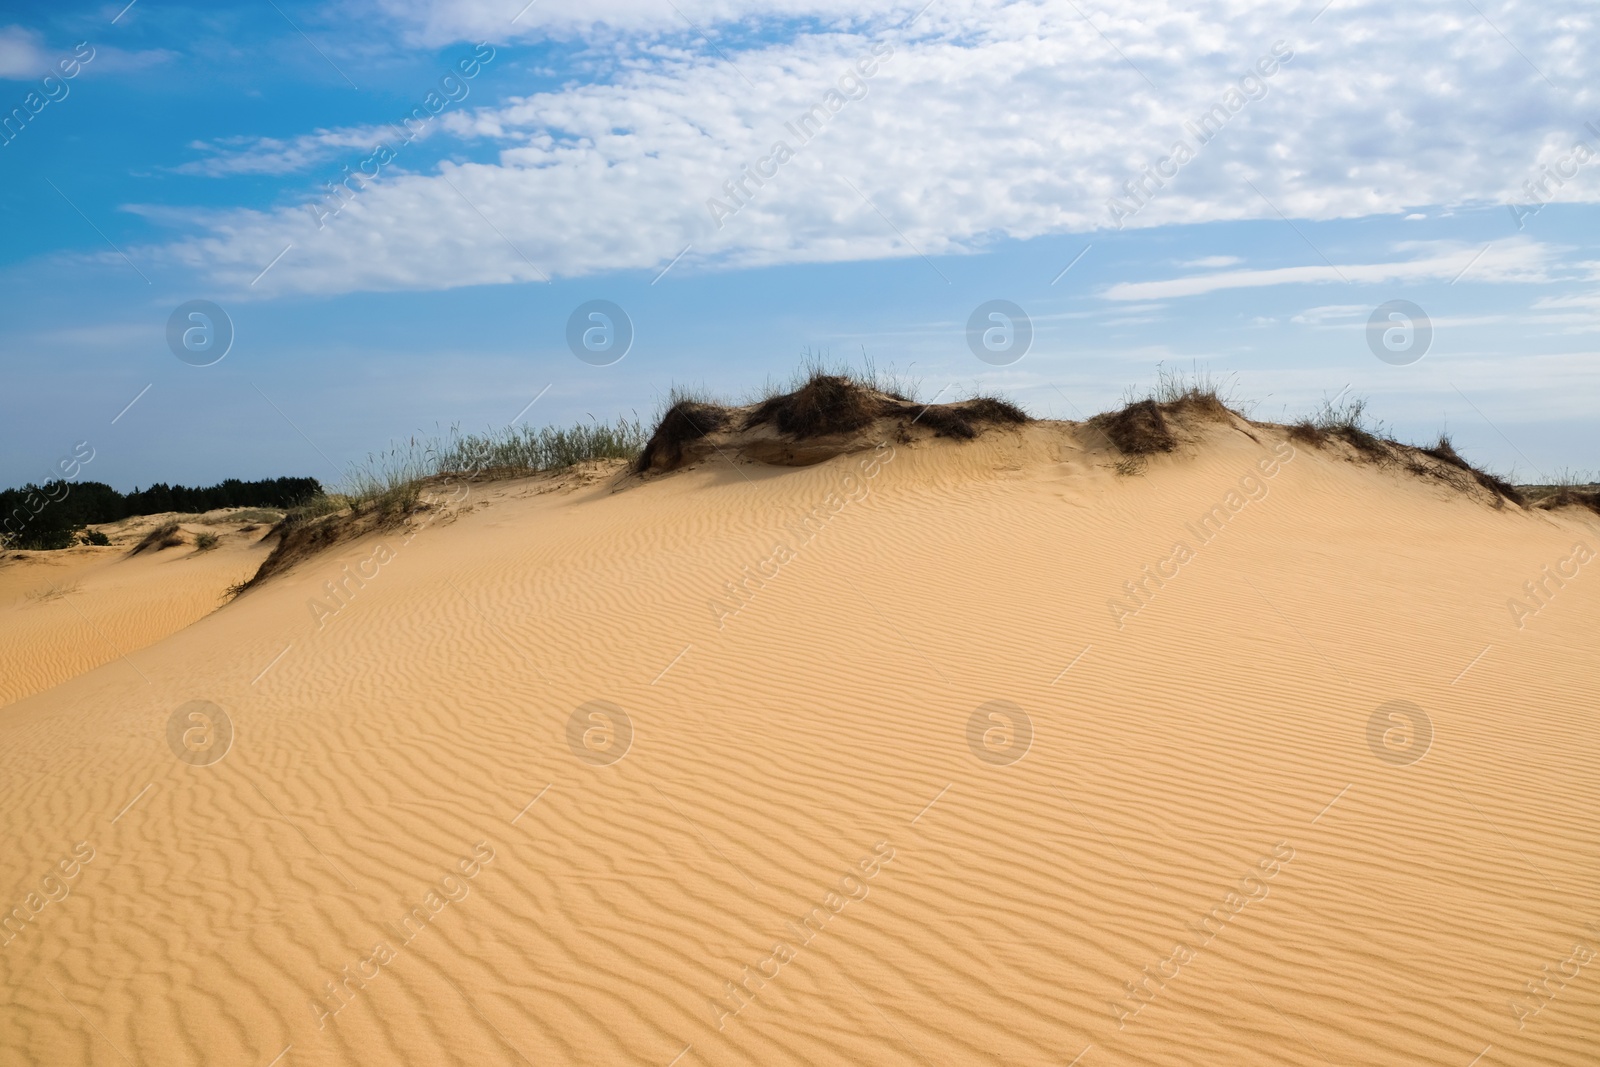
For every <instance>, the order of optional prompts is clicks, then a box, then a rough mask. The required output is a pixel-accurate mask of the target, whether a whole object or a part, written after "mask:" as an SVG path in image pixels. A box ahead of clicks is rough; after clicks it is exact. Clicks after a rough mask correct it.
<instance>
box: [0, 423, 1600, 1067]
mask: <svg viewBox="0 0 1600 1067" xmlns="http://www.w3.org/2000/svg"><path fill="white" fill-rule="evenodd" d="M1257 436H1258V437H1260V440H1259V441H1257V440H1252V439H1251V438H1250V437H1249V436H1247V435H1245V434H1244V433H1241V432H1238V431H1236V430H1233V429H1228V428H1220V427H1219V428H1217V429H1216V430H1215V432H1214V433H1212V435H1211V437H1210V439H1209V440H1207V441H1205V442H1204V443H1203V444H1201V445H1199V446H1197V447H1195V448H1192V449H1189V450H1188V451H1187V452H1186V453H1185V454H1180V455H1175V456H1170V457H1161V458H1158V459H1156V460H1153V461H1152V462H1151V463H1150V464H1149V465H1148V467H1147V468H1146V469H1145V470H1144V471H1143V473H1139V474H1132V475H1118V474H1116V473H1114V471H1113V470H1112V469H1111V468H1110V465H1109V464H1108V463H1106V462H1105V461H1104V457H1103V456H1097V455H1095V454H1091V453H1089V452H1086V451H1085V450H1084V449H1083V448H1082V447H1080V443H1079V441H1078V440H1077V439H1076V438H1075V437H1074V436H1073V432H1072V431H1071V430H1070V429H1069V428H1065V427H1062V426H1060V425H1053V424H1039V425H1035V426H1031V427H1028V428H1026V429H1024V430H1020V431H1005V432H993V433H990V434H986V435H985V436H984V437H983V438H982V439H980V440H979V441H978V442H975V443H971V444H963V445H955V444H950V443H947V442H942V441H934V442H928V443H922V444H917V445H900V446H895V447H886V448H884V449H881V450H879V451H878V452H875V453H863V454H858V455H854V456H846V457H840V458H838V459H834V460H831V461H829V462H826V463H823V464H820V465H817V466H814V467H809V468H804V469H778V468H771V467H764V466H759V465H753V464H751V465H744V464H741V465H739V466H737V467H735V466H734V465H732V464H729V463H723V462H720V461H719V462H717V463H713V464H710V465H706V466H703V467H701V468H698V469H694V470H689V471H684V472H679V473H677V474H674V475H671V476H668V477H664V478H661V479H658V480H655V481H652V482H650V483H647V484H643V485H640V484H636V483H624V482H621V481H618V480H616V479H614V478H613V477H611V476H610V474H609V473H608V474H606V475H605V476H604V477H588V478H584V477H572V476H567V477H563V478H540V479H528V480H524V481H517V482H501V483H492V484H489V485H486V486H479V487H475V488H474V489H473V490H472V499H471V500H470V502H469V504H468V506H467V507H465V508H463V509H460V510H458V511H455V512H452V513H450V514H448V515H439V516H430V517H427V518H426V519H425V521H423V522H421V523H419V524H418V526H417V527H415V528H413V529H412V530H410V531H405V530H396V531H391V532H389V533H387V534H379V535H375V536H371V537H368V538H366V539H364V540H361V541H358V542H355V543H352V544H349V545H342V546H340V548H339V549H338V550H337V551H336V552H335V553H333V554H330V555H327V556H323V557H318V558H315V559H313V560H311V561H309V562H307V563H305V564H303V565H302V566H300V567H299V568H297V569H296V570H294V571H292V572H290V573H288V574H287V575H285V576H283V577H281V578H279V579H275V580H273V581H271V582H268V583H267V584H265V585H264V586H262V587H260V588H259V589H257V590H254V591H252V592H250V593H247V594H246V595H244V596H243V597H241V598H239V599H238V600H237V601H235V602H233V603H231V604H229V605H227V606H226V607H224V608H221V609H220V610H216V611H214V612H211V613H209V614H206V613H205V611H194V610H191V609H189V608H184V609H182V610H180V609H179V608H178V607H175V606H173V605H174V604H175V603H176V601H177V600H182V599H183V598H184V597H192V598H199V597H201V596H202V594H204V595H210V596H212V598H213V601H212V602H213V603H214V592H215V590H211V591H210V592H209V593H208V592H206V590H208V589H210V586H212V585H215V584H216V581H217V578H218V577H219V576H220V573H219V575H211V574H209V573H207V574H202V573H201V570H202V568H203V567H210V566H212V564H209V563H203V564H198V565H196V566H194V567H192V568H191V569H190V570H189V571H187V572H184V571H183V569H182V568H180V567H177V566H167V565H166V564H165V563H161V566H164V567H165V570H162V571H160V572H159V573H160V577H159V579H154V578H152V579H148V580H147V579H145V578H143V577H134V578H129V579H127V580H123V579H120V578H119V579H117V580H116V581H113V580H112V579H111V578H109V577H106V574H107V573H109V572H99V571H97V572H94V573H93V574H86V576H85V577H84V579H83V581H82V585H81V589H80V591H79V592H78V593H75V594H73V596H72V600H71V602H70V605H64V604H63V603H62V602H60V601H48V602H42V603H40V602H33V601H27V602H26V603H24V604H20V605H17V604H13V605H12V606H10V607H5V608H3V609H0V610H4V611H5V612H8V613H9V614H7V615H6V619H7V621H6V623H5V626H6V631H5V632H6V635H7V645H8V646H9V647H8V649H7V651H6V653H5V655H6V656H7V657H8V658H7V659H6V660H5V672H6V677H5V684H6V685H7V686H10V687H12V688H11V689H9V690H7V692H10V693H14V694H19V695H20V694H23V693H31V695H23V696H22V697H21V699H15V698H14V697H13V698H8V699H13V701H14V702H12V703H10V704H8V705H7V706H5V707H4V708H0V813H3V814H0V819H3V821H4V834H5V838H4V839H5V842H6V847H5V848H4V849H0V890H3V892H4V893H5V896H4V898H3V899H0V907H5V908H8V909H11V910H10V913H9V914H10V916H11V918H10V919H9V920H8V921H7V922H6V924H5V927H4V933H0V973H3V976H4V989H5V1000H4V1004H3V1005H0V1063H6V1064H11V1063H17V1064H45V1065H52V1067H54V1065H62V1064H104V1065H112V1064H127V1063H133V1064H141V1065H142V1064H163V1065H189V1064H193V1065H202V1064H204V1065H217V1064H239V1065H256V1067H267V1065H269V1064H276V1065H278V1067H301V1065H310V1064H328V1065H332V1064H371V1065H374V1067H378V1065H385V1067H386V1065H394V1064H418V1065H429V1067H433V1065H439V1064H473V1065H488V1064H507V1065H512V1064H527V1063H533V1064H545V1063H574V1064H619V1063H634V1064H658V1065H662V1067H667V1065H669V1064H678V1065H679V1067H689V1065H692V1064H702V1063H704V1064H745V1063H760V1064H785V1063H793V1064H843V1063H872V1064H892V1063H906V1064H913V1063H919V1064H969V1063H997V1064H998V1063H1006V1064H1055V1065H1066V1064H1072V1063H1077V1064H1079V1065H1081V1067H1096V1065H1100V1064H1118V1063H1122V1064H1230V1065H1233V1064H1247V1065H1254V1064H1260V1065H1284V1064H1303V1065H1308V1067H1309V1065H1326V1064H1338V1065H1347V1064H1349V1065H1354V1064H1382V1065H1392V1064H1437V1065H1441V1067H1468V1065H1470V1064H1474V1063H1476V1064H1478V1065H1480V1067H1489V1065H1500V1064H1529V1065H1534V1064H1539V1065H1548V1064H1571V1065H1588V1064H1593V1063H1595V1062H1600V1023H1597V1019H1600V959H1597V958H1595V957H1594V951H1595V950H1596V949H1600V852H1597V850H1596V848H1595V828H1596V826H1597V824H1600V772H1597V770H1596V768H1597V767H1600V730H1597V729H1596V702H1595V692H1596V682H1597V681H1600V657H1597V654H1596V650H1595V634H1596V633H1597V632H1600V560H1594V561H1589V562H1580V561H1579V557H1580V556H1582V555H1583V553H1578V552H1576V549H1575V546H1577V545H1580V544H1582V545H1586V546H1588V548H1590V549H1600V528H1597V523H1596V521H1595V517H1594V516H1592V515H1591V516H1588V517H1585V516H1583V515H1581V514H1578V513H1575V512H1568V513H1562V514H1558V515H1550V514H1546V513H1530V512H1523V511H1520V510H1519V509H1516V508H1512V507H1508V508H1505V509H1502V510H1495V509H1492V508H1490V507H1489V506H1488V505H1487V504H1486V503H1484V502H1483V501H1482V500H1478V499H1472V498H1469V497H1467V496H1465V495H1462V494H1459V493H1457V492H1455V491H1453V490H1450V489H1448V488H1446V487H1444V486H1442V485H1440V484H1438V483H1435V482H1430V481H1425V480H1421V479H1417V478H1414V477H1411V476H1409V475H1406V474H1403V473H1401V472H1399V471H1395V470H1381V469H1377V468H1374V467H1370V466H1360V465H1357V464H1353V463H1350V462H1346V461H1344V460H1342V459H1338V458H1335V457H1333V456H1331V455H1327V454H1322V453H1318V452H1316V451H1310V450H1306V449H1305V448H1303V447H1302V448H1299V449H1298V450H1297V449H1295V448H1294V447H1292V446H1290V445H1289V444H1288V443H1287V442H1285V441H1284V440H1283V437H1282V433H1281V431H1278V430H1276V429H1273V428H1258V429H1257ZM1208 516H1209V519H1207V517H1208ZM1203 520H1205V521H1203ZM1180 547H1181V549H1182V550H1181V551H1180ZM252 551H254V550H252ZM216 559H217V560H218V561H219V562H218V564H217V565H216V566H218V567H221V566H222V563H223V562H226V560H227V557H224V556H222V555H218V556H217V557H216ZM254 560H255V557H250V559H249V560H246V559H245V558H244V557H243V556H240V557H238V558H236V559H235V560H234V563H235V564H239V565H240V566H239V567H238V569H242V570H243V571H245V572H248V571H249V570H250V569H251V567H250V564H252V563H253V562H254ZM131 562H132V563H134V564H137V566H138V567H139V568H144V569H145V570H149V571H151V572H152V573H154V572H155V568H156V566H157V563H159V562H160V561H156V562H153V563H150V564H145V563H142V562H139V561H131ZM1546 567H1549V568H1550V570H1549V571H1548V572H1547V571H1546V570H1545V568H1546ZM347 568H348V569H347ZM145 570H134V569H131V568H130V570H129V571H127V572H126V573H128V574H130V575H143V574H144V573H145ZM1547 574H1553V575H1557V577H1558V579H1559V584H1558V583H1557V581H1555V580H1551V579H1549V578H1547V577H1546V575H1547ZM1560 574H1567V575H1568V577H1566V578H1559V576H1560ZM237 577H238V576H237V575H233V574H229V575H227V576H226V581H224V582H223V583H222V584H223V585H226V584H227V583H228V582H232V581H235V580H237ZM1535 582H1543V583H1544V584H1543V587H1542V590H1541V588H1540V587H1539V586H1531V588H1532V589H1534V590H1535V592H1538V593H1540V595H1539V596H1538V597H1537V598H1533V597H1531V596H1530V593H1529V592H1528V588H1530V587H1525V585H1524V583H1535ZM119 583H120V584H119ZM186 583H187V584H186ZM202 586H204V587H205V589H202V588H201V587H202ZM6 589H7V590H8V594H7V595H8V596H12V597H13V599H16V598H19V597H20V598H21V599H22V600H26V597H25V596H23V595H22V594H23V593H24V592H25V590H22V589H21V587H20V586H19V587H18V588H17V589H16V590H11V589H10V587H9V586H7V587H6ZM163 598H165V599H163ZM174 598H176V600H175V599H174ZM1514 598H1521V603H1522V604H1523V605H1524V608H1525V609H1533V608H1537V610H1536V611H1532V610H1525V611H1524V612H1523V613H1522V614H1520V615H1519V614H1516V613H1513V611H1512V610H1511V608H1510V606H1509V605H1510V603H1511V602H1512V600H1513V599H1514ZM185 603H187V601H185ZM71 605H76V607H77V608H78V609H79V610H80V611H81V613H82V615H83V616H84V617H85V620H86V621H88V622H89V623H91V624H92V625H91V626H88V627H86V626H84V624H83V623H81V622H78V623H75V622H73V621H72V618H71V617H70V616H69V614H66V613H64V612H70V606H71ZM318 605H320V608H319V607H318ZM206 610H209V608H207V609H206ZM30 612H31V613H35V619H34V621H32V622H27V621H24V618H25V616H27V615H28V613H30ZM150 612H155V613H158V614H159V613H165V615H164V616H163V618H164V619H165V620H166V621H164V622H162V623H160V625H159V626H148V625H146V623H145V622H143V621H141V620H144V619H146V618H147V617H148V614H147V613H150ZM44 613H50V614H49V616H48V620H49V621H46V615H45V614H44ZM57 616H59V618H57ZM1519 623H1520V625H1519ZM51 627H54V629H51ZM75 627H76V629H75ZM141 627H144V628H141ZM95 629H98V630H101V631H104V633H103V637H104V638H105V639H106V641H107V642H108V643H109V644H111V645H113V646H115V647H116V648H118V649H119V650H120V651H119V652H118V654H115V655H111V654H100V653H96V654H92V655H91V654H88V653H84V652H82V651H81V650H80V649H81V648H82V647H85V646H86V643H87V642H88V640H89V639H88V638H87V637H86V636H84V633H86V632H90V631H92V630H95ZM80 631H84V632H80ZM157 631H159V632H157ZM1586 953H1587V954H1586Z"/></svg>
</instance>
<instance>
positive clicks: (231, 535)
mask: <svg viewBox="0 0 1600 1067" xmlns="http://www.w3.org/2000/svg"><path fill="white" fill-rule="evenodd" d="M172 518H174V516H165V515H158V516H147V517H144V518H141V519H134V520H127V521H125V522H122V523H117V524H115V526H108V527H106V528H105V529H106V530H107V531H108V532H109V533H110V534H111V536H112V542H113V543H112V545H111V546H109V547H102V548H91V547H87V546H83V547H79V548H72V549H65V550H61V551H55V552H27V553H12V554H11V558H8V559H5V560H4V561H3V562H0V631H3V632H4V633H5V635H6V640H5V642H4V644H0V705H4V704H9V703H10V702H11V701H13V700H19V699H21V698H22V697H25V696H28V695H30V694H33V693H37V692H40V691H41V690H44V689H48V688H50V687H51V686H53V685H55V684H57V683H59V682H61V681H64V680H65V679H67V678H71V677H73V676H75V675H78V674H81V673H83V672H84V671H86V670H89V669H91V668H94V667H98V666H100V665H101V664H103V663H110V662H112V661H113V660H120V661H122V662H123V663H124V664H126V665H127V666H126V668H125V669H128V670H131V671H132V672H133V673H134V674H137V673H138V668H137V667H135V666H133V664H134V663H135V662H136V660H134V659H130V658H128V657H129V654H130V653H134V652H137V651H138V650H140V649H143V648H144V647H146V646H147V645H150V644H152V643H153V642H155V641H158V640H160V639H161V638H163V637H166V636H167V635H168V634H170V633H172V632H174V631H176V630H179V629H182V628H183V627H185V626H187V625H189V624H190V623H191V622H194V621H195V620H196V619H199V618H201V617H203V616H204V615H206V614H208V613H210V612H212V611H214V610H216V608H217V607H218V606H219V605H220V604H221V603H222V601H223V599H224V596H225V593H226V591H227V589H228V587H229V586H230V585H233V584H234V583H236V582H239V581H242V580H243V579H245V578H248V577H249V576H250V575H251V574H253V573H254V572H255V569H256V568H257V567H259V566H260V565H261V560H262V559H263V558H264V557H265V555H266V553H267V551H268V550H269V546H267V545H263V544H261V543H260V538H261V535H262V533H263V532H265V531H264V530H257V531H254V532H244V531H242V530H241V527H242V526H245V525H248V524H245V523H235V524H219V525H211V526H204V525H198V524H190V525H187V526H181V529H182V530H183V532H184V536H185V538H186V542H187V543H185V544H183V545H179V546H175V547H173V548H169V549H165V550H162V551H149V550H146V551H145V552H141V553H139V554H138V555H137V556H134V557H131V558H129V557H128V551H129V549H130V548H131V547H132V546H134V545H136V544H137V543H138V541H139V540H140V538H141V537H142V536H143V535H144V534H146V533H148V532H149V531H150V530H151V529H153V528H154V527H156V526H157V525H160V524H161V523H162V522H164V521H166V520H169V519H172ZM204 532H211V533H214V534H216V535H217V536H218V537H219V538H220V540H219V543H218V545H217V547H216V548H214V549H212V550H210V551H206V552H197V551H196V550H195V548H194V544H193V540H194V535H195V534H196V533H204Z"/></svg>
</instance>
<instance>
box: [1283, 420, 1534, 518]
mask: <svg viewBox="0 0 1600 1067" xmlns="http://www.w3.org/2000/svg"><path fill="white" fill-rule="evenodd" d="M1289 438H1290V440H1293V441H1300V442H1303V443H1305V444H1308V445H1311V446H1313V447H1315V448H1323V447H1326V446H1327V444H1328V443H1329V442H1330V441H1334V440H1339V441H1344V442H1346V443H1347V444H1349V445H1350V446H1351V447H1352V448H1354V449H1355V450H1356V451H1357V452H1358V453H1360V454H1361V455H1363V456H1365V457H1366V458H1368V459H1370V460H1373V461H1375V462H1376V463H1378V464H1379V465H1381V466H1388V465H1390V464H1394V463H1399V464H1401V465H1403V466H1404V467H1405V469H1406V470H1408V471H1410V472H1411V473H1412V474H1415V475H1418V476H1420V477H1424V478H1436V479H1438V480H1440V481H1443V482H1445V483H1447V484H1449V485H1451V486H1453V487H1455V488H1456V489H1460V490H1468V489H1470V488H1471V487H1472V486H1473V485H1478V486H1481V487H1482V488H1484V489H1487V490H1488V491H1489V493H1490V495H1491V496H1492V497H1493V500H1494V506H1495V507H1497V508H1498V507H1500V506H1502V503H1503V502H1504V501H1507V500H1509V501H1511V503H1513V504H1516V505H1518V506H1526V505H1527V503H1528V501H1527V498H1526V497H1525V496H1524V495H1523V494H1522V492H1521V491H1520V490H1518V488H1517V487H1516V486H1514V485H1512V484H1511V483H1510V482H1508V481H1506V480H1505V479H1503V478H1500V477H1498V476H1497V475H1494V474H1491V473H1490V472H1488V471H1486V470H1484V469H1482V468H1481V467H1476V466H1474V465H1473V464H1472V463H1470V462H1468V461H1467V460H1466V459H1465V458H1464V457H1463V456H1462V455H1461V453H1459V452H1457V451H1456V449H1455V445H1454V444H1452V443H1451V441H1450V436H1449V435H1448V434H1440V435H1439V440H1438V441H1437V442H1435V443H1434V444H1433V445H1432V446H1431V447H1427V448H1422V447H1419V446H1416V445H1407V444H1402V443H1401V442H1399V441H1397V440H1395V439H1394V438H1393V437H1392V436H1390V434H1389V433H1388V432H1387V431H1386V430H1385V428H1384V426H1383V424H1382V423H1381V422H1371V421H1369V419H1368V417H1367V399H1366V398H1365V397H1360V396H1352V397H1347V398H1345V399H1343V400H1336V401H1324V402H1323V405H1322V407H1321V409H1319V410H1318V412H1317V413H1316V414H1315V415H1313V416H1311V417H1309V418H1303V419H1300V420H1299V421H1298V422H1295V423H1293V424H1291V425H1290V427H1289ZM1424 457H1426V459H1431V460H1434V461H1435V462H1433V463H1428V462H1425V459H1424Z"/></svg>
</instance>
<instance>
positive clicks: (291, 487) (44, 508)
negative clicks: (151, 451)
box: [0, 478, 322, 549]
mask: <svg viewBox="0 0 1600 1067" xmlns="http://www.w3.org/2000/svg"><path fill="white" fill-rule="evenodd" d="M321 492H322V485H321V484H320V483H319V482H318V481H317V480H316V479H315V478H263V479H261V480H260V481H255V482H246V481H241V480H239V479H238V478H228V479H226V480H225V481H222V482H219V483H218V484H216V485H209V486H205V487H204V488H199V487H194V488H191V487H190V486H187V485H168V484H167V483H166V482H157V483H155V484H154V485H152V486H151V487H150V488H148V489H139V488H135V489H134V490H133V492H131V493H119V492H117V490H115V489H113V488H111V487H110V486H109V485H106V484H105V483H104V482H76V481H67V480H65V479H55V480H53V481H48V482H45V483H44V484H43V485H35V484H33V483H29V484H28V485H25V486H23V487H22V488H21V489H0V545H5V546H9V547H14V548H33V549H42V548H67V547H68V546H70V545H72V544H73V543H74V542H75V541H76V539H77V531H79V530H82V529H83V528H84V527H85V526H87V525H89V524H90V523H101V522H116V521H117V520H118V519H126V518H128V517H129V516H131V515H157V514H160V513H161V512H164V511H180V512H196V513H198V512H202V511H211V510H212V509H214V508H291V507H294V506H296V505H297V504H303V503H305V502H306V501H307V500H309V499H311V498H312V497H314V496H317V495H318V494H320V493H321Z"/></svg>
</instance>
